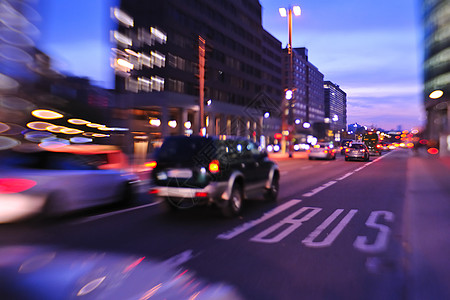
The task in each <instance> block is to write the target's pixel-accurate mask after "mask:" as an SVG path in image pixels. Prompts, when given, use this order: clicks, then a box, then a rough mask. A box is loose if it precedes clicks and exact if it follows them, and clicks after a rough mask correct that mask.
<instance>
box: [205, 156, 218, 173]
mask: <svg viewBox="0 0 450 300" xmlns="http://www.w3.org/2000/svg"><path fill="white" fill-rule="evenodd" d="M208 168H209V171H210V172H211V173H218V172H219V161H218V160H217V159H215V160H213V161H211V162H210V163H209V166H208Z"/></svg>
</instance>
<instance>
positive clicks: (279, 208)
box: [217, 199, 302, 240]
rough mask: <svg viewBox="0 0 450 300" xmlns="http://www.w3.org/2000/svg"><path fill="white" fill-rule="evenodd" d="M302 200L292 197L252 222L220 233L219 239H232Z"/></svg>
mask: <svg viewBox="0 0 450 300" xmlns="http://www.w3.org/2000/svg"><path fill="white" fill-rule="evenodd" d="M301 201H302V200H299V199H292V200H290V201H288V202H286V203H284V204H282V205H280V206H277V207H275V208H274V209H272V210H271V211H269V212H267V213H265V214H264V215H263V216H262V217H261V218H259V219H256V220H253V221H250V222H246V223H244V224H242V225H240V226H238V227H235V228H234V229H232V230H231V231H228V232H225V233H222V234H219V235H218V236H217V239H221V240H229V239H232V238H234V237H236V236H238V235H240V234H241V233H243V232H245V231H247V230H249V229H251V228H253V227H255V226H256V225H259V224H261V223H263V222H265V221H267V220H268V219H270V218H272V217H274V216H275V215H277V214H279V213H281V212H283V211H285V210H286V209H288V208H290V207H292V206H294V205H296V204H298V203H300V202H301Z"/></svg>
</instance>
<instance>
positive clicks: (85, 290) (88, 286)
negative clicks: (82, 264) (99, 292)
mask: <svg viewBox="0 0 450 300" xmlns="http://www.w3.org/2000/svg"><path fill="white" fill-rule="evenodd" d="M105 278H106V276H103V277H100V278H97V279H94V280H92V281H91V282H89V283H88V284H86V285H85V286H83V287H82V288H81V289H80V291H79V292H78V294H77V296H84V295H87V294H89V293H90V292H92V291H93V290H95V289H96V288H98V286H99V285H100V284H102V282H103V281H104V280H105Z"/></svg>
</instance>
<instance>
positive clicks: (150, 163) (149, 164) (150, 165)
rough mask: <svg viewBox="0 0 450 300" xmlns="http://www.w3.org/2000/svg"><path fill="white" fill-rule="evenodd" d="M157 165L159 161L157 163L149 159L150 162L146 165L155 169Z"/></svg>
mask: <svg viewBox="0 0 450 300" xmlns="http://www.w3.org/2000/svg"><path fill="white" fill-rule="evenodd" d="M156 165H157V163H156V161H154V160H153V161H149V162H147V163H145V166H146V167H147V168H150V169H152V170H153V169H154V168H156Z"/></svg>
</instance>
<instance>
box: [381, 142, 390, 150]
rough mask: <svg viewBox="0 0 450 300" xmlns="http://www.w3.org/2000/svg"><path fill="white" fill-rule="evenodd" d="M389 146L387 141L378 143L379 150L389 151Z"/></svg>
mask: <svg viewBox="0 0 450 300" xmlns="http://www.w3.org/2000/svg"><path fill="white" fill-rule="evenodd" d="M389 146H390V143H388V142H382V143H381V144H380V150H381V151H389V150H391V149H390V148H389Z"/></svg>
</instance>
